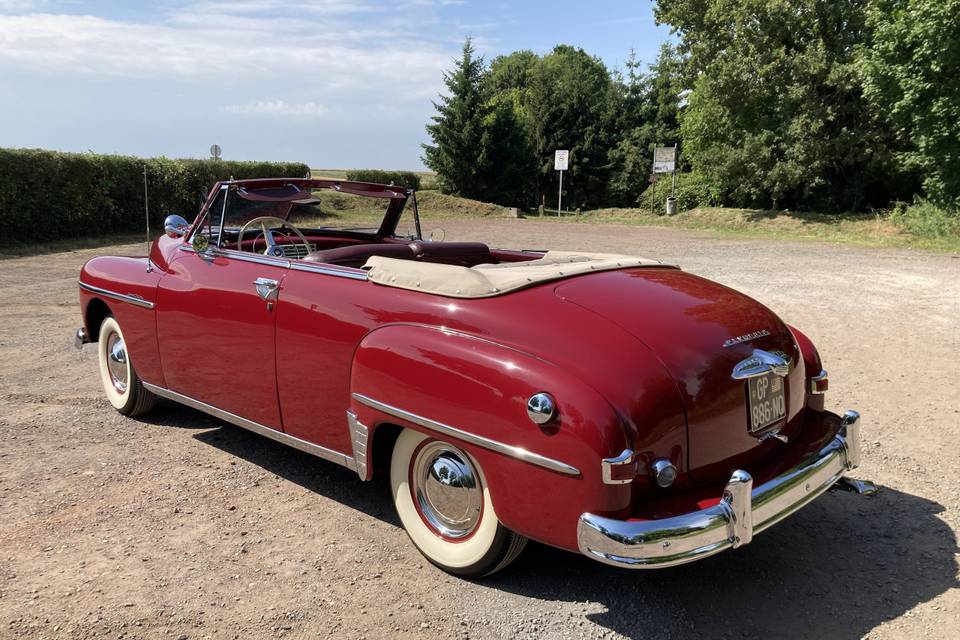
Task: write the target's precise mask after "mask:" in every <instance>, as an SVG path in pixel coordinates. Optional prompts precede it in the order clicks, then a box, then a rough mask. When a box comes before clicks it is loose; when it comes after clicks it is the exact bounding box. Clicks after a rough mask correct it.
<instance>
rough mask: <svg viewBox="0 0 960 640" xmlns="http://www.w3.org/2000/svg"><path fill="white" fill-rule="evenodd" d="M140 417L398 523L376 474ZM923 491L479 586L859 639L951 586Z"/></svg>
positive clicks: (719, 628) (244, 436) (527, 565)
mask: <svg viewBox="0 0 960 640" xmlns="http://www.w3.org/2000/svg"><path fill="white" fill-rule="evenodd" d="M153 415H154V417H153V418H152V419H150V420H147V422H150V423H152V424H158V425H161V424H162V425H168V426H173V427H183V428H188V427H189V428H201V429H205V430H203V431H199V432H198V433H196V434H194V435H193V437H194V438H196V439H197V440H199V441H201V442H204V443H206V444H209V445H210V446H213V447H216V448H217V449H220V450H222V451H224V452H225V453H227V454H229V455H231V456H236V457H237V458H241V459H243V460H246V461H248V462H250V463H252V464H255V465H257V466H259V467H261V468H263V469H264V470H266V471H268V472H270V473H273V474H276V475H278V476H280V477H281V478H284V479H286V480H288V481H290V482H293V483H295V484H297V485H299V486H301V487H304V488H305V489H308V490H310V491H312V492H314V493H316V494H318V495H321V496H323V497H325V498H329V499H331V500H335V501H337V502H339V503H341V504H343V505H345V506H348V507H350V508H352V509H356V510H358V511H361V512H363V513H366V514H368V515H370V516H373V517H375V518H378V519H380V520H381V521H383V522H386V523H388V524H391V525H393V526H397V527H399V526H400V522H399V520H398V519H397V517H396V513H395V512H394V509H393V505H392V503H391V501H390V497H389V491H388V490H387V486H386V481H385V480H384V476H385V474H382V473H381V474H380V476H379V479H375V480H374V481H373V482H372V483H365V482H361V481H360V480H359V479H358V478H357V475H356V474H355V473H354V472H352V471H350V470H348V469H345V468H343V467H340V466H338V465H336V464H334V463H330V462H325V461H321V460H318V459H317V458H315V457H313V456H311V455H309V454H306V453H303V452H300V451H297V450H295V449H291V448H289V447H287V446H284V445H282V444H279V443H276V442H273V441H272V440H269V439H267V438H264V437H262V436H258V435H256V434H252V433H249V432H247V431H244V430H243V429H240V428H237V427H233V426H230V425H227V424H225V423H224V422H222V421H220V420H218V419H216V418H212V417H210V416H206V415H205V414H201V413H200V412H197V411H195V410H193V409H189V408H187V407H182V406H180V405H175V404H173V403H164V406H163V409H162V410H161V411H158V412H155V413H154V414H153ZM944 510H945V508H944V507H943V506H942V505H940V504H938V503H936V502H934V501H931V500H927V499H925V498H922V497H919V496H914V495H910V494H908V493H903V492H900V491H896V490H893V489H889V488H886V487H883V488H882V489H881V491H880V493H879V494H878V495H875V496H870V497H864V496H858V495H855V494H850V493H845V492H839V491H838V492H831V493H828V494H826V495H824V496H823V497H821V498H819V499H818V500H817V501H815V502H814V503H812V504H811V505H809V506H808V507H806V508H805V509H803V510H802V511H800V512H798V513H796V514H794V515H793V516H791V517H790V518H789V519H787V520H786V521H784V522H783V523H780V524H778V525H777V526H775V527H773V528H771V529H769V530H767V531H765V532H763V533H762V534H759V535H758V536H757V537H755V538H754V539H753V542H752V543H751V544H749V545H747V546H746V547H743V548H741V549H738V550H735V551H726V552H724V553H721V554H719V555H717V556H714V557H712V558H708V559H705V560H703V561H700V562H696V563H693V564H689V565H684V566H680V567H674V568H671V569H661V570H658V571H631V570H627V569H619V568H616V567H609V566H606V565H603V564H600V563H598V562H595V561H592V560H589V559H587V558H585V557H583V556H580V555H578V554H574V553H569V552H566V551H562V550H559V549H554V548H551V547H547V546H545V545H541V544H536V543H531V544H530V545H529V546H528V547H527V550H526V551H525V552H524V553H523V554H522V555H521V556H520V558H519V559H518V560H517V561H516V562H515V563H514V564H512V565H511V566H510V567H509V568H507V569H506V570H505V571H503V572H501V573H499V574H496V575H494V576H491V577H489V578H486V579H484V580H482V581H480V582H479V583H477V586H478V587H479V588H482V589H496V590H499V591H503V592H507V593H512V594H516V595H519V596H524V597H529V598H531V599H535V600H540V601H566V602H571V603H590V602H596V603H599V604H601V605H602V606H603V607H605V611H603V612H600V613H586V614H585V615H586V617H587V618H588V619H590V620H591V621H592V622H593V623H595V624H597V625H600V626H602V627H605V628H607V629H610V630H612V631H615V632H617V633H620V634H623V635H624V636H627V637H648V636H654V635H661V636H662V635H666V636H667V637H677V636H679V637H683V636H687V635H689V636H694V635H696V636H697V637H706V638H744V637H746V638H753V637H756V638H767V637H777V638H810V637H828V638H841V639H845V638H860V637H862V636H864V635H865V634H867V633H869V632H870V631H871V630H872V629H874V628H875V627H877V626H878V625H880V624H882V623H884V622H885V621H888V620H892V619H894V618H897V617H899V616H901V615H903V614H904V613H905V612H906V611H909V610H910V609H912V608H913V607H915V606H916V605H918V604H921V603H923V602H927V601H929V600H931V599H933V598H935V597H936V596H938V595H940V594H941V593H944V592H945V591H947V590H948V589H951V588H957V587H960V583H958V581H957V579H956V575H957V557H958V556H957V554H958V547H957V539H956V537H955V535H954V533H953V531H952V530H951V529H950V527H949V526H947V524H946V523H945V522H943V521H942V520H941V519H940V518H939V517H938V514H941V513H942V512H943V511H944Z"/></svg>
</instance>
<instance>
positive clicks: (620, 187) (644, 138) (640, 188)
mask: <svg viewBox="0 0 960 640" xmlns="http://www.w3.org/2000/svg"><path fill="white" fill-rule="evenodd" d="M682 62H683V61H682V59H681V57H680V55H679V54H678V52H677V50H676V49H675V48H674V47H673V46H671V45H669V44H664V45H663V46H662V47H661V48H660V54H659V56H658V58H657V61H656V62H655V63H654V64H653V65H651V67H650V72H649V73H644V72H643V71H642V69H641V62H640V61H639V60H637V57H636V54H635V53H634V52H633V51H631V52H630V57H629V58H627V62H626V68H627V74H626V78H620V79H619V83H620V91H619V95H620V99H619V100H617V101H616V102H614V101H611V105H610V106H611V107H612V108H614V109H617V110H619V111H620V113H621V117H620V119H619V120H618V121H617V124H616V129H615V130H616V131H617V135H616V136H615V142H614V146H613V148H612V149H611V150H610V184H609V190H608V197H609V203H610V204H611V205H616V206H637V205H638V204H640V197H641V195H642V194H643V192H644V190H645V189H646V187H647V184H648V180H649V176H650V174H651V172H652V168H653V147H654V146H655V145H656V144H662V145H673V144H675V143H678V142H679V141H680V125H679V122H678V113H679V108H680V98H679V95H680V91H681V79H682V77H681V73H680V69H681V67H682Z"/></svg>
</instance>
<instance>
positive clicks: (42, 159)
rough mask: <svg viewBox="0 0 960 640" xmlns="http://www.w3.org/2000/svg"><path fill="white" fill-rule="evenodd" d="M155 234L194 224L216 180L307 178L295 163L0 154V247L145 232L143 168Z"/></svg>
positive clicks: (305, 170) (303, 167)
mask: <svg viewBox="0 0 960 640" xmlns="http://www.w3.org/2000/svg"><path fill="white" fill-rule="evenodd" d="M144 165H146V167H147V185H148V187H149V198H150V228H151V231H152V232H153V234H154V235H157V234H158V233H159V232H160V229H161V226H162V224H163V219H164V218H165V217H166V216H167V215H169V214H171V213H176V214H178V215H181V216H183V217H184V218H186V219H187V220H192V219H193V217H194V216H195V215H196V213H197V211H198V210H199V208H200V203H201V197H202V195H203V196H205V195H206V193H207V192H208V191H209V189H210V187H212V186H213V184H214V183H215V182H216V181H217V180H222V179H227V178H230V177H234V178H259V177H262V178H270V177H303V176H308V175H309V172H310V169H309V167H308V166H307V165H305V164H302V163H296V162H289V163H277V162H224V161H214V160H171V159H169V158H147V159H144V158H135V157H132V156H114V155H99V154H92V153H60V152H57V151H44V150H41V149H0V229H2V233H0V244H5V245H11V244H19V243H22V242H30V241H37V240H51V239H56V238H75V237H83V236H102V235H106V234H113V233H135V232H138V231H142V230H144V215H143V167H144Z"/></svg>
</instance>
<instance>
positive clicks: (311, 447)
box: [143, 382, 356, 470]
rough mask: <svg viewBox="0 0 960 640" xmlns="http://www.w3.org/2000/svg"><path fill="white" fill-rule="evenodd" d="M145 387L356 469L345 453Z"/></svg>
mask: <svg viewBox="0 0 960 640" xmlns="http://www.w3.org/2000/svg"><path fill="white" fill-rule="evenodd" d="M143 386H144V388H146V389H147V390H148V391H150V392H152V393H155V394H156V395H158V396H160V397H161V398H166V399H167V400H173V401H174V402H179V403H180V404H183V405H186V406H188V407H192V408H193V409H197V410H198V411H203V412H204V413H207V414H209V415H211V416H213V417H215V418H220V419H221V420H224V421H226V422H229V423H230V424H232V425H235V426H237V427H240V428H242V429H246V430H247V431H252V432H254V433H256V434H258V435H261V436H264V437H266V438H270V439H271V440H276V441H277V442H279V443H281V444H285V445H287V446H290V447H293V448H294V449H298V450H300V451H303V452H305V453H309V454H311V455H314V456H317V457H318V458H323V459H324V460H329V461H330V462H336V463H337V464H339V465H343V466H344V467H346V468H348V469H353V470H355V469H356V467H355V465H354V461H353V458H351V457H350V456H348V455H346V454H345V453H340V452H339V451H334V450H333V449H327V448H326V447H321V446H320V445H318V444H314V443H312V442H307V441H306V440H301V439H300V438H297V437H294V436H291V435H289V434H286V433H283V432H282V431H277V430H276V429H272V428H270V427H268V426H265V425H262V424H260V423H259V422H254V421H253V420H247V419H246V418H242V417H240V416H238V415H236V414H233V413H230V412H229V411H224V410H223V409H218V408H217V407H214V406H213V405H209V404H207V403H206V402H201V401H200V400H196V399H194V398H191V397H190V396H185V395H183V394H181V393H177V392H176V391H171V390H169V389H164V388H163V387H158V386H157V385H154V384H150V383H149V382H144V383H143Z"/></svg>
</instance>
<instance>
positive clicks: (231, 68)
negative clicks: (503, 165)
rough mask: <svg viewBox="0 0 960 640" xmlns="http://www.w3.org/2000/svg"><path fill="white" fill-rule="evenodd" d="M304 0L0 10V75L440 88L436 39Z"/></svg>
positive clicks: (423, 91)
mask: <svg viewBox="0 0 960 640" xmlns="http://www.w3.org/2000/svg"><path fill="white" fill-rule="evenodd" d="M3 1H6V2H10V0H0V2H3ZM348 5H349V6H348ZM306 6H307V5H306V4H305V5H304V8H305V10H306ZM309 6H310V7H311V11H312V12H313V13H312V14H311V15H306V14H301V13H298V10H297V9H296V7H294V9H293V10H290V9H289V6H288V5H287V4H284V3H282V2H279V1H274V0H249V1H246V2H243V1H241V2H202V3H198V4H192V5H188V6H186V7H183V8H181V9H179V10H177V11H176V12H174V13H171V14H169V15H167V16H165V17H164V19H163V20H162V21H161V22H159V23H150V22H130V21H122V20H115V19H110V18H105V17H99V16H90V15H85V16H77V15H53V14H44V13H40V14H30V15H0V72H2V69H4V68H8V69H17V70H26V71H30V72H36V71H39V72H48V73H52V74H62V73H71V74H78V73H79V74H88V75H92V76H107V77H118V76H119V77H138V78H151V79H153V78H155V79H157V80H158V81H163V80H165V79H166V80H169V79H173V80H187V81H198V82H213V83H216V84H218V85H221V86H222V85H225V84H226V85H231V86H236V85H238V84H239V83H243V84H244V85H256V84H258V83H262V84H264V85H271V89H272V88H273V86H272V85H274V84H277V83H280V84H282V83H283V82H285V81H290V80H292V79H296V82H297V84H298V85H299V86H301V87H302V86H304V85H309V86H311V87H313V88H315V89H317V90H327V91H329V90H344V89H368V90H381V89H386V90H392V91H394V92H395V94H396V96H397V98H398V99H404V98H410V99H422V98H423V97H426V96H429V95H434V94H436V92H437V91H438V90H439V89H440V73H441V70H442V69H444V68H446V67H447V66H448V65H449V62H450V58H451V52H450V50H449V49H447V48H446V47H445V46H438V45H433V44H430V43H429V42H424V41H420V40H417V39H404V40H402V41H399V40H398V39H397V38H396V33H397V30H398V26H397V25H396V24H394V23H391V21H390V20H389V19H387V18H384V19H382V20H381V19H377V20H367V19H363V20H357V21H351V20H347V19H342V20H341V19H340V18H339V17H337V16H341V15H342V14H345V13H349V12H362V11H366V8H365V5H362V4H357V5H355V4H354V3H347V2H341V1H340V0H327V1H326V2H320V3H310V4H309ZM281 8H283V11H282V14H281ZM274 11H276V12H277V14H276V15H275V14H274V13H273V12H274ZM217 12H224V13H217ZM263 12H265V13H263ZM307 13H308V14H309V13H310V12H307ZM331 15H333V16H335V17H331Z"/></svg>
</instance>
